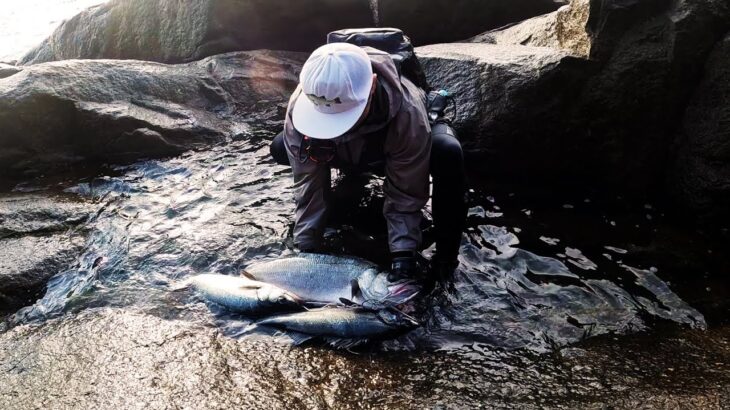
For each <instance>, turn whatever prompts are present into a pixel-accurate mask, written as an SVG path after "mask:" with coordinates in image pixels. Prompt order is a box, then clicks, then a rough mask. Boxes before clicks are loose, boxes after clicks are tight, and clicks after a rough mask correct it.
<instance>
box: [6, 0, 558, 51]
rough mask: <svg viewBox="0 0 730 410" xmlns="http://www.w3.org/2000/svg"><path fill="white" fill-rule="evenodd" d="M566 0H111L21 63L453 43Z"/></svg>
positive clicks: (65, 27) (78, 18)
mask: <svg viewBox="0 0 730 410" xmlns="http://www.w3.org/2000/svg"><path fill="white" fill-rule="evenodd" d="M559 4H561V2H560V0H513V1H510V2H504V1H502V0H459V1H453V0H438V1H428V2H424V1H419V0H409V1H402V0H380V1H378V0H297V1H290V0H195V1H185V2H180V1H177V0H111V1H109V2H108V3H105V4H102V5H99V6H96V7H93V8H90V9H89V10H87V11H85V12H83V13H81V14H79V15H77V16H75V17H73V18H72V19H70V20H68V21H66V22H64V23H63V24H62V25H61V26H60V27H59V28H58V29H57V30H56V31H55V32H54V33H53V34H52V35H51V36H50V37H49V38H48V39H46V40H45V41H44V42H43V43H42V44H40V45H39V46H38V47H36V48H35V49H34V50H32V51H30V52H29V53H28V54H27V55H25V56H24V57H23V58H22V59H21V62H20V64H21V65H28V64H37V63H42V62H47V61H56V60H66V59H75V58H85V59H86V58H94V59H97V58H104V59H136V60H147V61H158V62H163V63H179V62H189V61H194V60H198V59H201V58H204V57H207V56H211V55H214V54H219V53H225V52H230V51H240V50H253V49H261V48H267V49H277V50H293V51H311V50H313V49H315V48H316V47H317V46H319V45H321V44H322V43H324V41H325V39H326V35H327V33H328V32H330V31H333V30H337V29H341V28H347V27H372V26H375V25H376V24H375V21H374V20H375V19H376V18H377V19H378V20H380V23H381V25H383V26H396V27H402V28H403V29H405V30H406V33H408V34H410V35H411V36H412V37H413V38H414V39H415V40H416V42H419V43H428V42H437V41H455V40H458V39H461V38H465V37H468V36H472V35H475V34H477V33H480V32H482V31H484V30H486V29H489V28H494V27H498V26H500V25H503V24H507V23H510V22H513V21H516V20H521V19H524V18H528V17H532V16H535V15H538V14H541V13H546V12H549V11H552V10H555V9H556V8H557V7H558V5H559Z"/></svg>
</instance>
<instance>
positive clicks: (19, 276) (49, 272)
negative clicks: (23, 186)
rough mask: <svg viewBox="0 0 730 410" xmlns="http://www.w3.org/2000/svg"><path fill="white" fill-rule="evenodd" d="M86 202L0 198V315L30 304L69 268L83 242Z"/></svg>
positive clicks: (22, 195) (30, 196)
mask: <svg viewBox="0 0 730 410" xmlns="http://www.w3.org/2000/svg"><path fill="white" fill-rule="evenodd" d="M90 213H91V211H90V208H89V206H88V205H87V204H84V203H81V202H76V201H71V200H69V199H66V198H58V197H48V196H42V195H32V194H31V195H28V194H17V195H11V196H4V197H3V198H0V314H2V313H8V312H10V311H12V310H14V309H16V308H19V307H22V306H27V305H30V304H32V303H33V302H34V301H35V300H36V299H37V298H38V296H40V294H41V293H42V291H43V288H44V287H45V284H46V282H47V281H48V279H50V278H51V277H53V276H54V275H55V274H56V273H58V272H59V271H61V270H63V269H65V268H68V267H70V266H71V265H72V264H73V262H74V261H75V260H76V257H77V256H78V255H79V253H80V250H81V247H82V246H83V243H84V234H83V231H84V230H83V229H71V228H74V227H77V226H79V225H80V224H82V223H83V222H84V221H86V220H87V218H88V217H89V214H90Z"/></svg>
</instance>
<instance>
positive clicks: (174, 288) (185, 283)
mask: <svg viewBox="0 0 730 410" xmlns="http://www.w3.org/2000/svg"><path fill="white" fill-rule="evenodd" d="M192 284H193V281H192V279H191V278H188V279H184V280H181V281H179V282H175V283H173V284H172V285H170V291H171V292H180V291H183V290H186V289H188V288H190V286H192Z"/></svg>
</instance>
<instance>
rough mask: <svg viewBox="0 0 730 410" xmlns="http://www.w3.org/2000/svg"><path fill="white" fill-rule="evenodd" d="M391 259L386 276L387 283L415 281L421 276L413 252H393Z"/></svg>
mask: <svg viewBox="0 0 730 410" xmlns="http://www.w3.org/2000/svg"><path fill="white" fill-rule="evenodd" d="M391 257H392V261H393V262H392V263H391V265H390V273H389V274H388V280H389V281H391V282H394V281H397V280H399V279H415V278H416V277H418V276H419V275H420V274H421V272H420V271H419V264H418V258H417V257H416V252H415V251H403V252H394V253H393V254H392V255H391Z"/></svg>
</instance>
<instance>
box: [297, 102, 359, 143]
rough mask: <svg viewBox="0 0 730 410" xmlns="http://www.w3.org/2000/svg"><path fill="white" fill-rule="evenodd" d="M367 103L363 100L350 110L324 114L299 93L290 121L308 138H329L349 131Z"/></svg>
mask: <svg viewBox="0 0 730 410" xmlns="http://www.w3.org/2000/svg"><path fill="white" fill-rule="evenodd" d="M367 105H368V102H367V100H365V101H363V102H362V103H360V104H358V105H357V106H356V107H355V108H352V109H350V110H347V111H344V112H340V113H337V114H325V113H322V112H319V111H317V107H316V106H315V105H314V103H313V102H312V101H311V100H310V99H309V98H307V96H306V95H304V93H301V94H299V97H297V100H296V102H295V103H294V109H293V110H292V122H293V123H294V128H296V130H297V131H299V132H300V133H302V134H304V135H306V136H308V137H310V138H316V139H323V140H329V139H332V138H337V137H339V136H341V135H342V134H344V133H346V132H347V131H349V130H350V128H352V127H353V126H354V125H355V124H356V123H357V120H359V119H360V117H361V116H362V113H363V112H365V107H367Z"/></svg>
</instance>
